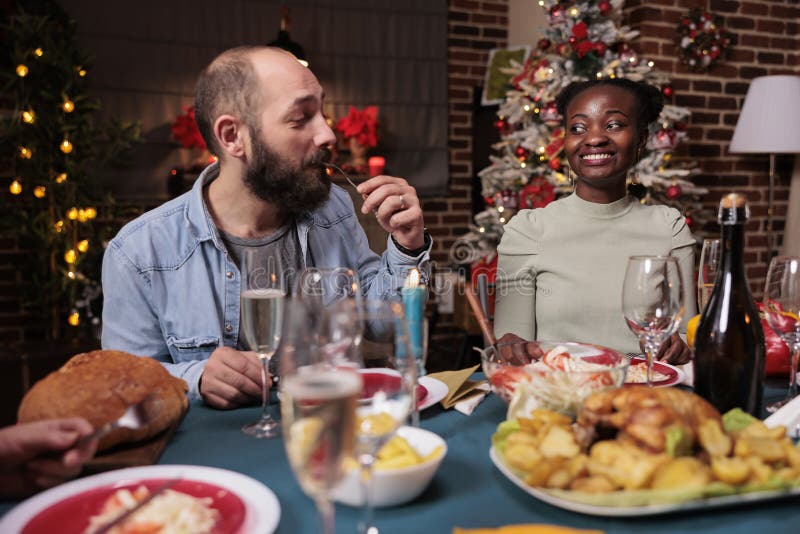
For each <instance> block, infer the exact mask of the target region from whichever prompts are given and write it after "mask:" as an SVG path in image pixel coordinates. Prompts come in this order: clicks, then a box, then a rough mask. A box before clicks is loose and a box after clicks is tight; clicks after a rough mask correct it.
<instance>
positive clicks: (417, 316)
mask: <svg viewBox="0 0 800 534" xmlns="http://www.w3.org/2000/svg"><path fill="white" fill-rule="evenodd" d="M401 294H402V296H403V308H404V310H405V314H406V324H407V325H408V338H409V339H408V341H409V343H408V344H409V346H410V347H411V351H412V352H413V354H414V358H416V359H417V360H418V361H419V360H421V359H422V357H423V352H422V342H423V339H422V336H423V325H422V323H423V321H424V319H425V316H424V309H425V284H423V283H422V281H421V279H420V275H419V271H418V270H417V269H411V271H410V272H409V274H408V277H407V278H406V281H405V283H404V284H403V289H402V290H401Z"/></svg>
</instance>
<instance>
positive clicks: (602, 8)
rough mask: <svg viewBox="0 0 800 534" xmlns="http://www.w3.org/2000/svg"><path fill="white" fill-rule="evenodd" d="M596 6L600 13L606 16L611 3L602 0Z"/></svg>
mask: <svg viewBox="0 0 800 534" xmlns="http://www.w3.org/2000/svg"><path fill="white" fill-rule="evenodd" d="M597 8H598V9H599V10H600V14H601V15H603V16H606V15H608V12H609V11H611V4H610V3H609V2H607V1H606V0H603V1H602V2H600V3H599V4H597Z"/></svg>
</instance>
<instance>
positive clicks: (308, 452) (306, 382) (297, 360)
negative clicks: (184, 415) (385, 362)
mask: <svg viewBox="0 0 800 534" xmlns="http://www.w3.org/2000/svg"><path fill="white" fill-rule="evenodd" d="M325 318H326V312H325V311H322V312H320V311H319V310H316V309H313V308H312V307H311V306H309V304H308V303H307V302H303V301H301V300H298V299H292V300H291V301H290V302H289V303H287V321H286V325H285V329H284V339H283V343H282V346H281V358H280V367H281V413H282V417H283V424H284V432H283V440H284V445H285V447H286V455H287V457H288V459H289V463H290V465H291V467H292V471H293V472H294V474H295V476H296V477H297V481H298V482H299V484H300V487H301V488H302V489H303V491H304V492H305V493H306V495H308V496H309V497H311V498H312V499H313V500H314V503H315V504H316V507H317V510H318V512H319V515H320V521H321V523H322V529H321V531H322V532H323V533H324V534H333V532H334V530H335V511H334V507H333V504H332V503H331V499H330V491H331V490H332V489H333V488H334V487H335V486H336V485H337V484H338V483H339V482H340V481H341V479H342V477H343V476H344V467H343V460H344V459H345V458H347V457H351V456H352V455H353V453H354V447H355V434H356V404H357V402H358V398H359V396H360V395H361V391H362V378H361V375H360V374H359V373H358V368H359V366H358V365H357V364H353V365H332V364H331V361H330V359H329V353H328V351H325V350H323V345H321V343H320V337H319V336H318V335H317V330H316V326H317V325H319V324H320V323H321V322H322V321H324V320H325Z"/></svg>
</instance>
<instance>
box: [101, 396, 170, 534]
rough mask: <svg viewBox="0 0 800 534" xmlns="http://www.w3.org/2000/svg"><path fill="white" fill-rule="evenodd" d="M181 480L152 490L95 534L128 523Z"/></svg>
mask: <svg viewBox="0 0 800 534" xmlns="http://www.w3.org/2000/svg"><path fill="white" fill-rule="evenodd" d="M134 406H135V405H134ZM181 480H183V477H182V476H178V477H176V478H171V479H169V480H167V481H166V482H165V483H163V484H162V485H160V486H158V487H157V488H155V489H154V490H152V491H151V492H150V493H149V494H148V495H147V497H145V498H144V499H142V500H141V501H139V502H138V503H136V506H134V507H132V508H128V509H127V510H125V511H124V512H123V513H121V514H120V515H118V516H117V517H115V518H114V519H112V520H111V521H109V522H108V523H106V524H105V525H103V526H101V527H100V528H99V529H97V530H95V531H94V534H106V533H107V532H109V531H110V530H111V529H112V528H114V527H115V526H117V525H119V524H121V523H123V522H124V521H126V520H127V519H128V518H129V517H130V516H132V515H133V514H135V513H136V512H138V511H139V510H141V509H142V508H144V507H145V505H146V504H148V503H149V502H150V501H152V500H153V499H155V498H156V497H158V496H159V495H161V494H162V493H164V492H165V491H167V490H168V489H170V488H171V487H172V486H174V485H175V484H177V483H178V482H180V481H181Z"/></svg>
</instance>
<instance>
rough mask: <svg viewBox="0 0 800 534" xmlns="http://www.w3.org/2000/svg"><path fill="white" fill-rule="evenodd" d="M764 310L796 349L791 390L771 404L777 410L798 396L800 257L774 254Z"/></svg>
mask: <svg viewBox="0 0 800 534" xmlns="http://www.w3.org/2000/svg"><path fill="white" fill-rule="evenodd" d="M764 314H765V315H766V317H767V322H768V323H769V326H770V328H772V329H773V330H774V331H775V333H776V334H778V335H779V336H780V337H781V339H783V341H784V342H786V345H788V346H789V349H790V350H791V352H792V359H791V369H790V370H789V393H788V395H787V396H786V398H785V399H783V400H781V401H778V402H773V403H770V404H768V405H767V412H770V413H772V412H775V411H777V410H778V409H779V408H780V407H782V406H783V405H784V404H786V403H787V402H789V401H790V400H792V399H793V398H795V396H797V364H798V360H800V320H799V319H798V317H800V257H797V256H776V257H774V258H772V261H771V262H770V264H769V271H768V272H767V282H766V285H765V287H764Z"/></svg>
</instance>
